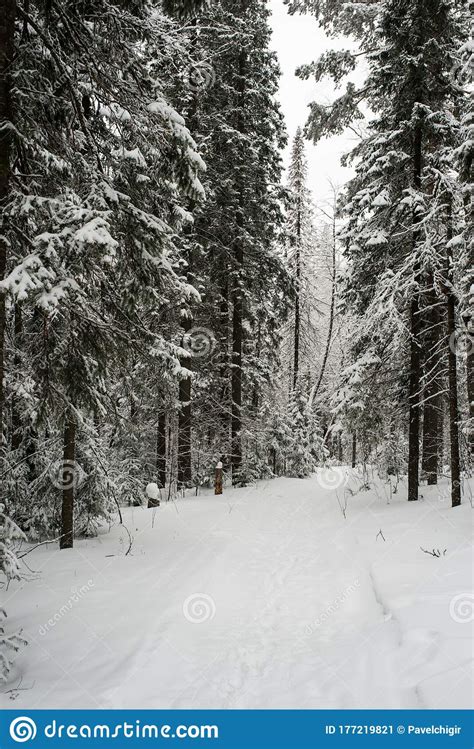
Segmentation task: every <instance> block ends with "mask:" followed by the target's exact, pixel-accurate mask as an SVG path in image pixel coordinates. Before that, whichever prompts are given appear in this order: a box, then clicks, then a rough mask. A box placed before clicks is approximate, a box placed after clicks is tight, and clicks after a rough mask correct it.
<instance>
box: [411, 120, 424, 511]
mask: <svg viewBox="0 0 474 749" xmlns="http://www.w3.org/2000/svg"><path fill="white" fill-rule="evenodd" d="M422 137H423V136H422V127H421V125H420V124H419V125H417V127H416V129H415V134H414V144H413V145H414V149H413V166H414V171H413V185H414V187H415V190H419V189H420V187H421V169H422ZM418 223H419V216H418V215H417V214H415V215H414V216H413V225H414V226H413V251H416V246H417V242H418V239H419V228H418V226H417V225H418ZM419 285H420V271H419V268H417V269H416V270H415V289H414V291H413V296H412V300H411V304H410V377H409V385H408V387H409V390H408V403H409V427H408V501H409V502H412V501H415V500H417V499H418V486H419V474H420V387H421V348H420V333H421V324H420V299H419V290H418V288H417V287H419Z"/></svg>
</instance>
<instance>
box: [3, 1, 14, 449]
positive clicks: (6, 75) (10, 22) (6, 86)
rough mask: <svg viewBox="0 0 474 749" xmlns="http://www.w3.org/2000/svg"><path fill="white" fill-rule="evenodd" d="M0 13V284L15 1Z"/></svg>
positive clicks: (7, 189) (8, 176)
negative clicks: (3, 124) (3, 125)
mask: <svg viewBox="0 0 474 749" xmlns="http://www.w3.org/2000/svg"><path fill="white" fill-rule="evenodd" d="M2 6H3V9H2V10H1V11H0V122H1V123H5V124H6V127H3V129H2V130H1V131H0V212H1V217H0V281H3V279H4V278H5V273H6V268H7V252H8V241H7V237H6V234H7V227H6V219H5V207H6V205H7V203H8V199H9V194H10V179H11V149H12V138H11V129H10V128H9V127H8V123H10V122H11V121H12V119H13V114H12V102H11V75H10V73H11V64H12V62H13V57H14V53H15V18H16V0H3V2H2ZM5 325H6V306H5V294H4V293H2V294H0V451H3V448H4V412H5V391H4V380H5Z"/></svg>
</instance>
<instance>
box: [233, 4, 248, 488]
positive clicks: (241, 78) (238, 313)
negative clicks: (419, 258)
mask: <svg viewBox="0 0 474 749" xmlns="http://www.w3.org/2000/svg"><path fill="white" fill-rule="evenodd" d="M246 9H247V0H242V2H241V10H242V17H243V16H244V14H245V11H246ZM246 68H247V52H246V50H241V51H240V54H239V59H238V79H237V91H238V102H237V105H238V118H237V129H238V131H239V132H240V133H243V134H245V131H246V126H245V117H244V109H245V106H246V101H245V74H246ZM244 211H245V201H244V190H243V185H242V184H240V185H239V206H238V209H237V215H236V223H237V230H238V231H237V237H236V239H235V244H234V273H233V279H232V292H231V294H232V369H231V395H232V416H231V451H232V453H231V465H232V483H233V484H235V483H238V481H239V478H238V474H239V470H240V467H241V465H242V435H241V432H242V343H243V296H242V283H243V278H242V273H243V268H244V248H243V245H242V241H243V237H242V235H243V227H244Z"/></svg>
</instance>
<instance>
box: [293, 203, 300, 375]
mask: <svg viewBox="0 0 474 749" xmlns="http://www.w3.org/2000/svg"><path fill="white" fill-rule="evenodd" d="M300 243H301V207H300V206H298V214H297V221H296V250H295V281H296V283H295V286H296V299H295V331H294V337H293V390H296V386H297V384H298V373H299V366H300V324H301V314H300V303H301V298H300V295H301V244H300Z"/></svg>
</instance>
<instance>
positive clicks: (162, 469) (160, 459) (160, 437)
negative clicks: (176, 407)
mask: <svg viewBox="0 0 474 749" xmlns="http://www.w3.org/2000/svg"><path fill="white" fill-rule="evenodd" d="M156 468H157V471H158V483H159V485H160V487H161V488H163V487H164V486H165V484H166V412H165V411H164V410H162V411H160V412H159V414H158V427H157V435H156Z"/></svg>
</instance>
